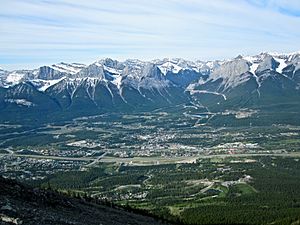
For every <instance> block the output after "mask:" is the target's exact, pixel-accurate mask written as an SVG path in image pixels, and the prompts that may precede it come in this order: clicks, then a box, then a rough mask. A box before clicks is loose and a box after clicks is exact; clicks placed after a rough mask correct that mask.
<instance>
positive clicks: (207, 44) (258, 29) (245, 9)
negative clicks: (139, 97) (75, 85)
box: [0, 0, 300, 68]
mask: <svg viewBox="0 0 300 225" xmlns="http://www.w3.org/2000/svg"><path fill="white" fill-rule="evenodd" d="M255 2H256V3H255ZM258 2H265V3H266V4H263V5H261V4H257V3H258ZM299 4H300V3H299V1H287V0H286V1H285V0H278V1H275V0H269V1H256V0H214V1H206V0H185V1H181V0H168V1H164V0H151V1H149V0H90V1H83V0H81V1H73V0H72V1H71V0H52V1H49V0H23V1H18V0H4V1H2V2H1V8H0V34H1V35H0V63H1V65H2V66H3V67H10V68H11V67H15V65H17V64H22V65H24V63H25V64H28V65H30V64H32V65H36V64H44V63H47V64H48V63H55V62H57V61H70V60H72V61H73V60H74V61H83V62H87V61H89V60H93V59H97V58H99V57H115V58H119V59H124V58H143V59H152V58H158V57H175V56H176V57H185V58H190V59H195V58H200V59H212V58H226V57H234V56H235V55H237V54H255V53H258V52H261V51H279V52H280V51H283V52H288V51H296V50H299V45H298V42H299V41H298V40H299V35H300V31H298V29H297V28H298V27H300V18H299V17H297V16H295V12H297V11H296V9H300V6H299ZM287 6H288V8H287ZM283 7H284V8H283ZM290 8H291V9H293V12H292V13H291V14H289V10H290ZM283 10H285V11H283ZM9 65H11V66H9Z"/></svg>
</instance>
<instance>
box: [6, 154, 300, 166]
mask: <svg viewBox="0 0 300 225" xmlns="http://www.w3.org/2000/svg"><path fill="white" fill-rule="evenodd" d="M106 154H107V153H104V154H103V155H101V156H99V157H97V158H96V157H64V156H46V155H23V154H15V153H11V152H9V153H5V154H3V153H2V154H0V157H4V156H17V157H26V158H36V159H52V160H65V161H85V162H90V163H89V164H88V165H87V166H93V165H94V164H96V163H98V162H100V161H101V162H116V163H129V164H133V165H147V164H150V165H155V164H168V163H169V164H171V163H186V162H193V161H194V160H195V159H209V158H226V157H234V158H238V157H253V156H277V157H296V158H298V157H300V152H292V153H256V154H254V153H253V154H252V153H251V154H233V155H229V154H222V155H201V156H192V157H184V156H182V157H172V158H166V157H134V158H118V157H110V156H106Z"/></svg>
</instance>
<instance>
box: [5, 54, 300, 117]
mask: <svg viewBox="0 0 300 225" xmlns="http://www.w3.org/2000/svg"><path fill="white" fill-rule="evenodd" d="M178 105H182V106H193V107H195V108H196V109H197V110H196V111H197V112H225V111H226V110H239V109H245V108H247V109H249V108H250V109H260V110H263V109H264V110H270V109H274V108H276V110H279V111H281V110H283V111H284V110H287V109H289V110H292V111H294V112H296V113H297V112H299V105H300V52H295V53H289V54H277V53H261V54H258V55H255V56H241V55H239V56H237V57H236V58H233V59H229V60H215V61H199V60H197V61H188V60H184V59H180V58H175V59H168V58H165V59H162V60H152V61H141V60H126V61H123V62H120V61H117V60H113V59H109V58H107V59H103V60H99V61H96V62H94V63H92V64H90V65H84V64H80V63H63V62H61V63H58V64H54V65H51V66H42V67H40V68H38V69H33V70H15V71H5V70H3V69H0V115H1V117H2V119H3V120H5V121H7V120H14V119H15V118H17V117H18V116H19V117H20V116H24V115H29V116H30V115H35V117H39V116H40V117H45V116H49V115H52V114H57V113H59V115H62V114H72V115H92V114H97V113H101V112H132V111H149V110H154V109H158V108H162V107H173V106H178ZM37 115H39V116H37Z"/></svg>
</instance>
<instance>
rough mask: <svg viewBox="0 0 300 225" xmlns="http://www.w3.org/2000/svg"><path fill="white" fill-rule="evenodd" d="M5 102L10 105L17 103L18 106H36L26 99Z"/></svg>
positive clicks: (6, 100)
mask: <svg viewBox="0 0 300 225" xmlns="http://www.w3.org/2000/svg"><path fill="white" fill-rule="evenodd" d="M5 102H8V103H15V104H17V105H20V106H26V107H33V106H35V104H34V103H32V102H30V101H28V100H26V99H5Z"/></svg>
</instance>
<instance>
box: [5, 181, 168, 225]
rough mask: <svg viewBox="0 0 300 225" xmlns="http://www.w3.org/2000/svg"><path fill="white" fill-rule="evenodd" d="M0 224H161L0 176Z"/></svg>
mask: <svg viewBox="0 0 300 225" xmlns="http://www.w3.org/2000/svg"><path fill="white" fill-rule="evenodd" d="M0 224H1V225H4V224H5V225H6V224H7V225H8V224H24V225H30V224H32V225H48V224H49V225H50V224H53V225H54V224H55V225H60V224H64V225H67V224H72V225H83V224H84V225H94V224H95V225H96V224H97V225H100V224H102V225H121V224H141V225H148V224H149V225H150V224H154V225H155V224H162V223H160V222H158V221H157V220H155V219H153V218H151V217H147V216H142V215H138V214H134V213H131V212H127V211H125V210H123V209H116V208H112V207H109V206H106V205H101V204H95V203H91V202H88V201H85V200H83V199H77V198H71V197H68V196H64V195H61V194H58V193H56V192H53V191H48V190H40V189H32V188H30V187H26V186H24V185H22V184H20V183H18V182H16V181H12V180H8V179H4V178H2V177H0Z"/></svg>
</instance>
